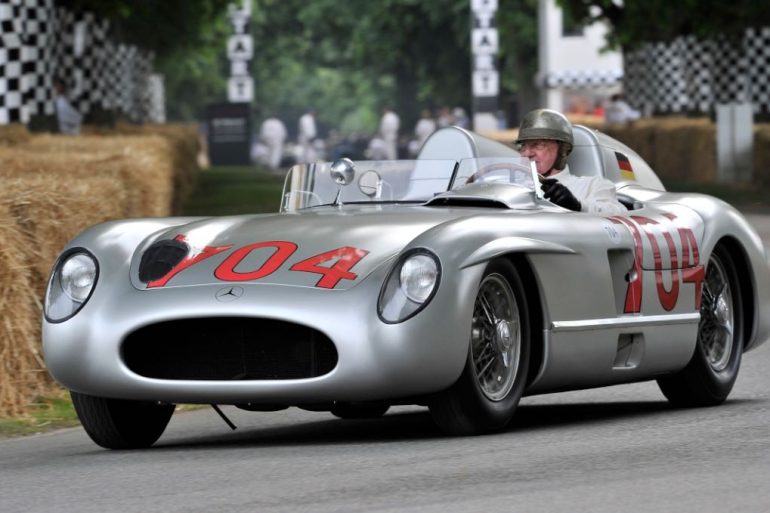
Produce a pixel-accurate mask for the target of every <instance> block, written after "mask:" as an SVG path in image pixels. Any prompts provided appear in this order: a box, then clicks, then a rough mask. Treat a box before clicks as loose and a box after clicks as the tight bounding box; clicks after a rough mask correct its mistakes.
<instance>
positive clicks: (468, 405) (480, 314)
mask: <svg viewBox="0 0 770 513" xmlns="http://www.w3.org/2000/svg"><path fill="white" fill-rule="evenodd" d="M530 344H531V333H530V317H529V310H528V308H527V301H526V295H525V293H524V286H523V284H522V281H521V278H520V277H519V274H518V272H517V271H516V268H515V267H514V266H513V264H512V263H511V262H510V261H508V260H504V259H497V260H493V261H492V262H490V263H489V265H487V268H486V270H485V271H484V276H483V278H482V279H481V283H480V284H479V289H478V292H477V294H476V301H475V303H474V307H473V318H472V321H471V337H470V341H469V344H468V357H467V360H466V363H465V368H464V370H463V373H462V375H461V376H460V378H459V379H458V380H457V381H456V382H455V383H454V384H453V385H452V386H451V387H450V388H449V389H447V390H445V391H443V392H440V393H438V394H436V395H435V396H434V397H433V398H432V400H431V401H430V403H429V408H430V412H431V415H432V417H433V420H434V422H435V423H436V424H437V425H438V426H439V427H440V428H441V430H442V431H444V432H445V433H447V434H449V435H477V434H483V433H489V432H493V431H498V430H501V429H503V428H504V427H505V426H506V425H507V424H508V422H509V421H510V420H511V417H513V414H514V412H515V410H516V407H517V406H518V404H519V400H520V399H521V395H522V393H523V392H524V386H525V384H526V380H527V368H528V367H529V355H530Z"/></svg>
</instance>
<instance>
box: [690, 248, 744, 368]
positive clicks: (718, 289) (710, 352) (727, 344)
mask: <svg viewBox="0 0 770 513" xmlns="http://www.w3.org/2000/svg"><path fill="white" fill-rule="evenodd" d="M700 315H701V321H700V325H699V326H698V344H699V345H700V346H701V347H702V348H703V352H704V354H705V355H706V360H707V361H708V363H709V365H711V367H712V368H713V369H714V371H716V372H721V371H723V370H724V369H725V368H726V367H727V364H728V363H729V362H730V356H731V354H732V351H733V339H734V337H733V325H734V323H735V312H734V307H733V296H732V292H731V289H730V283H729V281H728V279H727V274H726V271H725V269H724V266H723V265H722V263H721V261H720V260H719V259H718V258H714V259H712V260H711V263H710V265H709V267H708V269H707V271H706V279H705V280H704V283H703V294H702V300H701V307H700Z"/></svg>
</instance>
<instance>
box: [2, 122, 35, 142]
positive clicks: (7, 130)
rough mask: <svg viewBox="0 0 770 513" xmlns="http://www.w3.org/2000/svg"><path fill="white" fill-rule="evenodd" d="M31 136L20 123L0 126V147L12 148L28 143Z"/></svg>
mask: <svg viewBox="0 0 770 513" xmlns="http://www.w3.org/2000/svg"><path fill="white" fill-rule="evenodd" d="M30 137H31V135H30V133H29V130H27V127H26V126H24V125H22V124H20V123H11V124H10V125H0V146H14V145H18V144H24V143H26V142H28V141H29V139H30Z"/></svg>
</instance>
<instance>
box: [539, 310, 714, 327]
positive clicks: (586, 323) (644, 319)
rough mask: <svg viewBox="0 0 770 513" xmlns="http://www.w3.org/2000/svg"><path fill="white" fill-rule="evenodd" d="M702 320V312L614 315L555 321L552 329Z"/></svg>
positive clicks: (633, 325)
mask: <svg viewBox="0 0 770 513" xmlns="http://www.w3.org/2000/svg"><path fill="white" fill-rule="evenodd" d="M698 322H700V313H699V312H693V313H686V314H673V315H635V316H630V317H612V318H609V319H588V320H582V321H554V322H552V323H551V330H552V331H586V330H595V329H604V328H613V329H617V328H637V327H647V326H660V325H663V324H696V323H698Z"/></svg>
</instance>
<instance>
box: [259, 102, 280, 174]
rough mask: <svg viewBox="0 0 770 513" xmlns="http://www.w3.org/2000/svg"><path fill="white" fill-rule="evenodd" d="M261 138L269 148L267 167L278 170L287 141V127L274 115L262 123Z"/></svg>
mask: <svg viewBox="0 0 770 513" xmlns="http://www.w3.org/2000/svg"><path fill="white" fill-rule="evenodd" d="M259 138H260V139H262V142H263V143H265V146H267V165H268V166H269V167H270V169H272V170H276V169H278V168H279V167H280V165H281V159H282V158H283V143H284V141H285V140H286V125H284V124H283V121H281V120H280V119H278V117H277V116H276V115H275V114H273V115H272V116H270V117H269V118H267V119H266V120H264V121H263V122H262V126H261V127H260V128H259Z"/></svg>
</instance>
